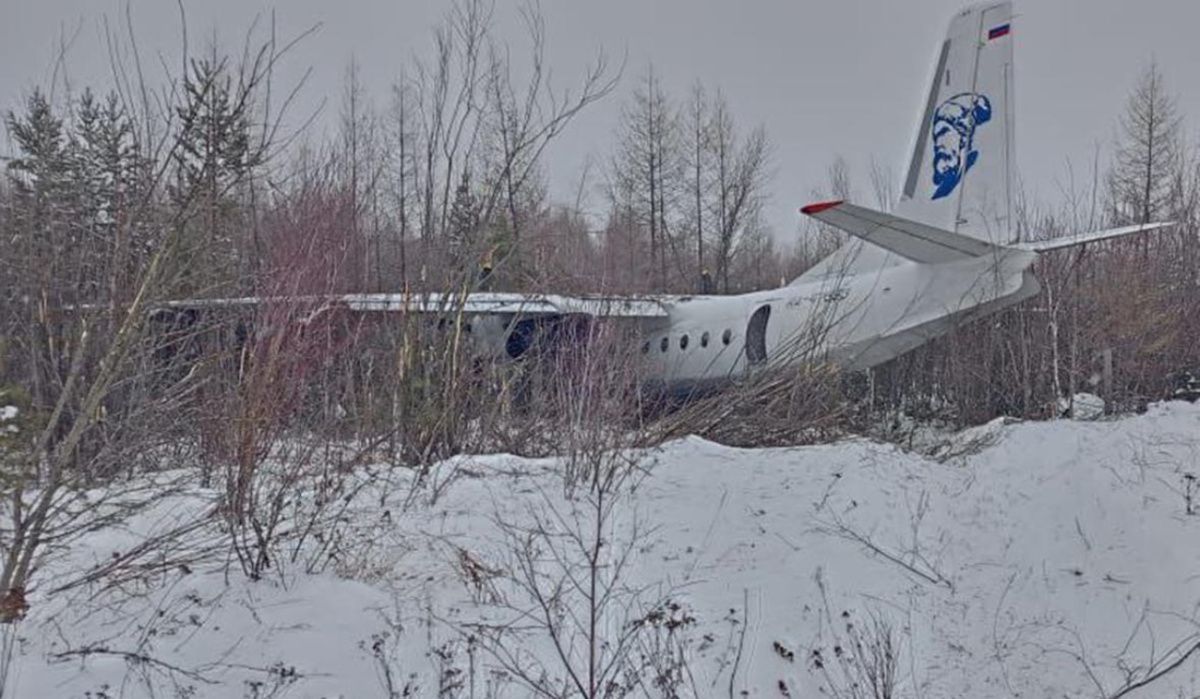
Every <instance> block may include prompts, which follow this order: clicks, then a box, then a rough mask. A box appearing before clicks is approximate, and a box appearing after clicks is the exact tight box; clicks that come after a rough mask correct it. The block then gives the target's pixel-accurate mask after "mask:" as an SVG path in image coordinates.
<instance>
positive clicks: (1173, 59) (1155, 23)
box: [0, 0, 1200, 240]
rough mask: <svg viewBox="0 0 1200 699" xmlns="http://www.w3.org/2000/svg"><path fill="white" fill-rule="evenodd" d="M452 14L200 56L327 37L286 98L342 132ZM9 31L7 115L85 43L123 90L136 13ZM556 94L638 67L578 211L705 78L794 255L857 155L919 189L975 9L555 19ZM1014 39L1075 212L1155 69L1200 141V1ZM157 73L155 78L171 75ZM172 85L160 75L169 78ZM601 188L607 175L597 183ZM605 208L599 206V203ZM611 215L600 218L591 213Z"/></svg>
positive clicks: (737, 6) (941, 2)
mask: <svg viewBox="0 0 1200 699" xmlns="http://www.w3.org/2000/svg"><path fill="white" fill-rule="evenodd" d="M447 4H448V3H447V1H446V0H336V1H321V0H288V1H277V2H273V3H272V2H257V1H255V0H209V1H206V2H197V1H196V0H184V5H185V7H186V11H187V16H188V27H189V33H190V43H191V47H192V50H193V52H195V51H196V50H197V49H198V48H203V44H204V43H206V42H207V41H208V40H209V37H211V36H212V35H213V32H214V30H215V32H216V34H217V36H218V37H219V40H220V41H222V42H225V43H236V42H238V41H240V39H241V37H242V35H243V33H244V31H245V29H246V27H247V26H249V23H250V22H251V20H252V19H253V17H254V16H255V14H258V13H262V14H264V15H266V14H269V13H270V11H271V10H272V9H274V10H275V11H276V16H277V20H278V27H279V30H280V34H281V35H282V36H289V35H294V34H296V33H298V32H299V31H301V30H303V29H304V28H306V27H308V26H310V25H313V24H316V23H321V25H322V26H321V28H320V29H319V31H318V32H317V33H316V35H314V36H312V37H310V38H309V39H307V40H306V41H305V42H304V43H303V44H302V45H301V46H300V47H299V48H298V49H297V51H296V52H295V53H294V54H293V55H292V56H291V57H290V59H289V61H288V67H287V70H288V72H287V73H285V74H284V75H283V76H282V80H284V81H286V80H288V79H292V80H294V79H295V77H296V76H298V75H300V74H301V73H302V72H303V71H304V70H306V69H309V68H311V69H312V71H313V73H312V77H311V79H310V81H309V83H308V84H307V86H306V89H305V95H304V97H303V100H302V101H301V102H300V108H299V109H298V110H297V114H299V113H308V112H311V111H312V110H313V109H315V108H316V105H318V104H319V103H320V102H321V100H322V99H327V100H328V103H327V104H326V106H325V107H324V111H323V116H322V119H323V120H324V122H322V121H318V127H320V126H321V124H322V123H326V124H327V123H328V122H331V121H332V120H333V119H335V118H336V114H337V110H338V106H337V102H338V99H339V97H340V94H341V89H342V84H343V79H344V76H345V69H346V65H347V64H348V62H349V61H350V59H351V57H352V56H353V57H355V58H356V59H357V61H358V62H359V63H360V64H361V67H362V77H363V80H364V82H365V84H366V86H367V87H368V88H369V89H370V90H371V91H372V92H373V93H374V95H375V98H376V100H377V101H378V102H380V103H386V100H387V90H388V87H389V85H390V84H391V83H392V82H393V80H394V78H395V76H396V75H397V74H398V72H399V70H400V67H401V66H402V64H403V63H404V62H405V61H406V60H410V59H411V58H412V56H414V55H416V54H424V53H427V49H428V47H429V44H430V41H429V37H430V28H431V27H432V26H433V25H434V24H435V23H436V22H437V21H438V19H439V17H440V16H441V15H442V14H443V12H444V11H445V8H446V5H447ZM5 5H6V7H5V9H4V12H3V15H2V17H3V21H0V107H3V109H5V110H7V109H10V108H14V107H18V106H19V103H20V100H21V99H22V97H23V95H25V94H27V93H28V91H29V90H30V89H31V88H32V87H33V86H34V85H37V84H45V83H46V82H48V80H49V78H50V76H51V75H52V70H53V66H54V62H55V61H54V58H55V56H56V55H57V53H58V51H57V48H56V45H57V42H58V39H59V37H60V36H64V35H65V36H71V35H74V34H75V33H76V29H78V30H79V31H78V36H77V38H76V39H75V41H74V43H73V44H72V48H71V51H70V53H69V55H68V59H67V67H68V71H69V75H70V77H71V79H72V81H73V82H74V84H75V85H77V86H82V85H85V84H94V85H103V84H105V83H107V82H108V81H109V70H108V64H107V59H106V58H105V54H104V51H103V49H102V46H103V43H102V41H101V40H100V36H101V29H100V27H101V20H102V19H103V18H104V17H105V16H106V15H107V16H108V18H109V20H110V22H122V21H123V17H124V8H125V2H124V1H117V0H5ZM542 6H543V12H544V14H545V16H546V20H547V33H548V38H549V56H548V57H549V59H550V60H549V62H550V65H551V67H552V69H553V70H554V79H555V81H556V82H557V83H558V84H560V85H563V86H565V85H568V84H570V82H572V81H574V80H575V79H576V78H577V77H578V76H579V75H580V73H581V72H582V71H583V70H584V68H585V66H586V64H587V63H588V61H589V60H590V59H591V58H593V57H594V55H595V52H596V51H597V50H600V49H604V50H606V51H607V52H608V53H609V54H611V55H612V56H613V57H614V58H615V59H616V60H617V61H619V60H620V58H621V57H622V56H626V57H627V66H626V71H625V78H624V80H623V81H622V84H621V86H620V87H619V88H618V91H617V93H616V94H614V95H613V96H612V97H610V98H608V99H607V100H606V101H605V102H603V103H601V104H599V105H596V106H595V107H593V108H592V109H590V110H589V111H588V112H587V113H585V114H583V115H582V116H581V117H580V118H579V119H578V121H577V122H575V123H574V124H573V126H572V128H571V129H570V130H569V131H567V132H566V133H565V134H564V136H563V137H562V138H561V140H560V141H559V143H558V144H557V145H556V147H555V148H554V150H553V151H552V152H551V153H550V154H549V159H548V163H547V165H548V171H549V175H550V178H551V191H552V193H553V194H555V195H556V196H558V197H560V198H565V199H569V198H571V197H572V196H573V194H569V193H573V191H574V188H575V186H576V183H577V182H578V179H579V176H580V173H581V172H582V171H583V168H584V163H586V162H587V161H588V159H589V157H591V158H593V159H595V161H596V162H597V163H598V164H602V163H603V162H604V161H605V159H606V154H607V153H608V152H609V149H610V144H611V141H612V133H613V129H614V127H615V125H616V121H617V116H618V114H619V112H620V108H621V104H622V102H623V101H624V100H625V99H626V98H627V96H628V94H629V92H630V91H631V90H632V89H633V87H634V86H635V85H636V84H637V82H638V80H639V79H640V78H641V76H642V75H644V74H645V71H646V67H647V65H649V64H650V63H651V62H652V63H653V64H654V66H655V71H656V73H657V74H659V75H661V77H662V80H663V83H664V86H665V87H666V88H667V90H668V91H669V92H670V93H671V94H672V95H673V96H675V97H676V98H679V97H682V96H683V95H684V93H685V91H686V89H687V87H688V86H689V85H690V84H691V83H692V82H693V81H694V80H696V79H697V78H699V79H701V80H702V81H703V82H705V83H706V84H707V85H709V86H710V87H713V88H716V87H719V88H721V89H722V90H724V92H725V94H726V95H727V97H728V99H729V102H730V104H731V105H732V107H733V110H734V114H735V116H736V118H737V120H738V121H739V123H740V124H741V125H743V126H744V127H746V128H748V127H750V126H752V125H754V124H757V123H762V124H764V125H765V126H766V128H767V132H768V134H769V136H770V139H771V141H772V143H773V144H774V171H775V177H774V178H773V180H772V186H771V191H770V197H771V200H770V203H769V207H768V219H769V221H770V223H771V224H772V226H773V227H774V228H775V229H776V233H777V236H778V237H780V238H781V239H785V240H786V239H788V238H789V237H792V236H794V232H795V229H796V221H797V219H798V216H797V214H796V209H797V207H798V206H800V205H802V204H804V203H806V202H807V201H808V200H809V198H810V196H811V192H812V190H813V189H814V188H815V187H819V186H821V185H822V183H823V182H824V180H825V171H826V168H827V167H828V165H829V163H830V162H832V160H833V159H834V158H835V157H836V156H837V155H839V154H841V155H842V156H844V157H845V158H846V159H847V160H848V161H849V163H850V165H851V172H852V175H853V176H854V178H855V180H856V181H857V183H858V190H859V191H858V198H859V199H860V200H862V201H867V202H869V201H870V190H869V186H868V184H867V182H868V180H867V172H868V167H869V164H870V162H871V159H872V158H875V159H876V160H877V161H879V162H880V163H881V164H883V165H886V166H888V167H890V168H891V169H892V170H893V171H894V172H895V173H896V177H897V179H899V178H900V177H901V175H902V174H903V173H902V172H901V171H902V170H903V167H904V164H905V163H906V156H907V154H908V152H909V149H910V144H911V143H912V139H913V131H914V129H915V123H916V120H917V110H918V109H919V107H920V105H921V104H922V101H923V100H924V99H925V96H926V93H927V85H926V80H927V79H928V74H929V72H930V71H931V69H932V65H931V64H932V62H933V60H934V58H935V55H934V54H935V49H936V48H937V46H938V44H939V43H940V41H941V38H942V35H943V33H944V31H945V27H946V23H947V21H948V20H949V17H950V15H951V14H952V13H953V12H955V11H956V10H958V9H959V8H960V7H962V6H963V3H962V2H959V1H958V0H905V1H904V2H899V1H897V0H826V1H824V2H812V1H811V0H741V1H738V2H733V1H731V0H590V1H587V2H584V1H583V0H543V2H542ZM516 7H517V2H515V1H513V0H496V15H497V20H498V22H499V23H500V25H501V32H502V34H506V35H508V34H511V35H512V36H513V37H514V39H519V37H518V36H517V33H516V30H517V27H518V25H517V24H516V22H515V21H514V18H515V9H516ZM129 10H130V16H131V17H132V22H133V24H134V27H135V29H136V31H137V35H138V41H139V45H140V48H141V50H142V52H143V53H144V54H146V55H148V56H151V58H152V62H153V63H157V62H158V58H157V57H156V56H157V55H158V54H161V55H163V56H164V57H165V60H166V61H168V62H169V63H171V64H172V65H175V64H177V61H178V55H179V49H178V46H179V36H180V22H179V11H178V7H177V5H176V3H175V2H173V1H171V0H131V2H130V7H129ZM1016 11H1017V13H1018V15H1019V17H1018V19H1017V21H1016V22H1015V24H1014V37H1015V41H1016V44H1015V50H1016V64H1017V65H1016V80H1017V103H1016V112H1017V137H1018V146H1017V149H1018V165H1019V167H1020V172H1021V177H1022V180H1023V182H1024V185H1025V187H1026V189H1027V191H1030V192H1032V193H1034V194H1035V195H1037V196H1039V197H1041V198H1043V199H1053V198H1056V197H1057V196H1058V191H1059V187H1060V186H1061V184H1062V183H1064V182H1065V181H1066V179H1067V174H1066V173H1067V167H1066V163H1067V162H1068V160H1069V161H1071V162H1073V163H1074V165H1075V168H1076V171H1077V173H1078V176H1079V177H1080V178H1082V179H1086V176H1087V171H1088V170H1089V169H1090V167H1091V162H1092V158H1093V153H1094V149H1095V146H1096V144H1100V146H1101V147H1102V148H1104V149H1105V152H1104V155H1103V156H1102V157H1103V158H1105V159H1107V150H1108V148H1109V147H1110V146H1111V144H1112V141H1113V136H1114V134H1115V131H1116V120H1117V117H1118V115H1119V114H1120V112H1121V109H1122V106H1123V104H1124V101H1125V96H1126V94H1127V93H1128V91H1129V89H1130V87H1131V86H1132V85H1133V84H1134V82H1135V80H1136V79H1137V76H1138V75H1139V73H1140V72H1141V71H1142V70H1144V68H1145V67H1146V65H1147V64H1148V63H1149V62H1150V61H1151V59H1152V58H1153V59H1155V60H1157V62H1158V63H1159V65H1160V66H1161V68H1162V71H1163V73H1164V74H1165V76H1166V79H1167V85H1168V87H1169V89H1170V90H1171V91H1172V92H1174V93H1175V94H1176V95H1177V97H1178V100H1179V106H1180V108H1181V110H1182V111H1183V112H1184V113H1185V115H1186V116H1187V119H1186V122H1185V125H1186V128H1187V131H1188V136H1189V138H1190V139H1191V140H1193V141H1195V140H1196V136H1197V135H1198V129H1197V126H1198V125H1200V41H1198V40H1197V38H1196V37H1197V32H1198V31H1200V30H1198V27H1200V2H1195V0H1137V1H1136V2H1130V1H1129V0H1036V1H1035V0H1025V2H1020V0H1018V3H1017V6H1016ZM154 67H155V66H153V65H152V66H151V68H154ZM157 74H158V75H161V70H159V71H158V73H157ZM593 174H594V176H596V177H597V178H598V175H599V173H598V172H594V173H593ZM594 199H595V198H594V197H593V200H594ZM593 203H596V202H595V201H593Z"/></svg>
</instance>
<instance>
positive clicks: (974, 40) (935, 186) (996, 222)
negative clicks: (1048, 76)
mask: <svg viewBox="0 0 1200 699" xmlns="http://www.w3.org/2000/svg"><path fill="white" fill-rule="evenodd" d="M1012 19H1013V14H1012V3H1011V2H1008V1H1007V0H1005V1H1002V2H995V1H993V2H985V3H981V4H978V5H974V6H972V7H969V8H967V9H964V10H962V11H961V12H959V13H958V14H957V15H955V17H954V18H953V19H952V20H951V21H950V26H949V28H948V29H947V31H946V39H945V41H944V42H943V43H942V46H941V48H940V49H939V51H938V57H937V63H936V64H935V68H934V74H933V78H932V80H931V85H930V88H929V94H928V98H927V99H926V102H925V106H924V111H923V114H922V117H921V121H920V122H919V123H918V125H917V134H916V139H915V143H914V144H913V151H912V158H911V160H910V161H909V166H908V172H907V175H906V176H905V178H904V189H903V190H902V192H901V198H900V201H899V202H898V203H897V204H896V207H895V211H894V213H895V214H896V215H897V216H901V217H903V218H907V219H911V220H913V221H919V222H921V223H924V224H926V225H929V226H933V227H934V228H940V229H943V230H948V231H952V232H955V233H959V234H961V235H967V236H970V237H972V238H976V239H979V240H984V241H986V242H988V243H992V244H994V245H1005V244H1007V243H1011V242H1012V232H1013V231H1014V230H1015V228H1016V227H1015V225H1014V222H1013V211H1012V209H1013V206H1012V198H1013V167H1014V153H1015V150H1014V146H1015V140H1014V138H1013V136H1014V134H1013V46H1012Z"/></svg>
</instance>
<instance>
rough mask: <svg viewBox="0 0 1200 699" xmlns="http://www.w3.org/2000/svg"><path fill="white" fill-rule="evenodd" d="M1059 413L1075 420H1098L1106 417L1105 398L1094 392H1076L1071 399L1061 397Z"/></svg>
mask: <svg viewBox="0 0 1200 699" xmlns="http://www.w3.org/2000/svg"><path fill="white" fill-rule="evenodd" d="M1058 413H1059V415H1062V416H1064V417H1071V418H1073V419H1075V420H1098V419H1100V418H1102V417H1104V399H1103V398H1101V397H1100V396H1097V395H1095V394H1094V393H1076V394H1075V395H1074V396H1072V397H1071V398H1070V399H1067V398H1060V399H1059V401H1058Z"/></svg>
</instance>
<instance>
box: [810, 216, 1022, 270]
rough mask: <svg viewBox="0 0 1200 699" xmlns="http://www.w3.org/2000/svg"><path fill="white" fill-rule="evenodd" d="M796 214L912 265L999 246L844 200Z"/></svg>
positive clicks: (976, 254) (985, 251)
mask: <svg viewBox="0 0 1200 699" xmlns="http://www.w3.org/2000/svg"><path fill="white" fill-rule="evenodd" d="M800 212H801V213H803V214H806V215H808V216H812V217H813V218H815V219H817V220H818V221H821V222H823V223H827V224H829V225H831V226H833V227H834V228H839V229H841V230H843V231H845V232H847V233H849V234H850V235H852V236H855V237H856V238H861V239H863V240H865V241H867V242H869V243H872V244H874V245H878V246H879V247H881V248H883V249H885V250H890V251H891V252H894V253H895V254H897V255H899V256H901V257H903V258H905V259H907V260H912V261H913V262H922V263H927V264H937V263H940V262H953V261H955V260H965V259H968V258H971V257H982V256H984V255H991V254H995V253H997V252H999V251H1000V250H1001V248H1000V247H998V246H995V245H992V244H991V243H988V242H985V241H983V240H979V239H978V238H972V237H970V236H965V235H960V234H958V233H952V232H950V231H947V230H943V229H941V228H934V227H933V226H928V225H925V224H924V223H918V222H916V221H910V220H908V219H905V218H900V217H899V216H893V215H891V214H885V213H883V212H881V211H872V210H871V209H867V208H864V207H861V206H855V205H854V204H847V203H846V202H844V201H827V202H821V203H819V204H809V205H808V206H806V207H804V208H802V209H800Z"/></svg>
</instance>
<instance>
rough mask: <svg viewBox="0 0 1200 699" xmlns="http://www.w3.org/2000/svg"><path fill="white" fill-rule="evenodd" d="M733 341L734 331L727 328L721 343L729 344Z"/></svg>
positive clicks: (722, 335)
mask: <svg viewBox="0 0 1200 699" xmlns="http://www.w3.org/2000/svg"><path fill="white" fill-rule="evenodd" d="M732 341H733V331H732V330H730V329H728V328H726V329H725V332H723V333H721V343H722V344H726V345H728V344H729V343H730V342H732Z"/></svg>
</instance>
